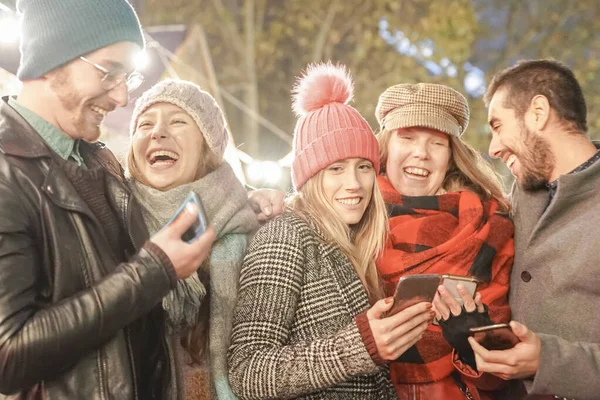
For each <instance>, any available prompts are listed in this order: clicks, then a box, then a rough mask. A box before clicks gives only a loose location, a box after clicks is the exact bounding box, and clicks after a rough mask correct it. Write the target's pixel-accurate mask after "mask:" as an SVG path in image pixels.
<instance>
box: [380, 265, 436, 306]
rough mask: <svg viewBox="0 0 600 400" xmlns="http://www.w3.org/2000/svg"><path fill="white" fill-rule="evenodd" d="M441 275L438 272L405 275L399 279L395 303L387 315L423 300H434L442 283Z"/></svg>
mask: <svg viewBox="0 0 600 400" xmlns="http://www.w3.org/2000/svg"><path fill="white" fill-rule="evenodd" d="M441 278H442V277H441V276H440V275H438V274H422V275H405V276H403V277H401V278H400V280H399V281H398V286H396V293H395V294H394V304H393V305H392V308H391V309H390V311H388V313H387V315H386V316H390V315H394V314H396V313H399V312H400V311H402V310H404V309H405V308H408V307H410V306H412V305H415V304H417V303H421V302H423V301H429V302H430V301H432V300H433V297H434V296H435V293H436V292H437V288H438V286H439V284H440V280H441Z"/></svg>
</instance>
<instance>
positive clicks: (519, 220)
mask: <svg viewBox="0 0 600 400" xmlns="http://www.w3.org/2000/svg"><path fill="white" fill-rule="evenodd" d="M485 101H486V104H487V105H488V107H489V124H490V127H491V129H492V133H493V137H492V142H491V144H490V148H489V153H490V156H492V157H494V158H500V159H502V161H504V162H505V163H506V165H507V166H508V167H509V168H510V170H511V172H512V174H513V175H514V176H515V179H516V182H515V185H514V186H513V191H512V194H511V200H512V206H513V218H514V222H515V262H514V267H513V272H512V278H511V288H510V296H509V297H510V305H511V308H512V312H513V320H514V321H513V322H511V326H512V328H513V331H514V332H515V333H516V334H517V336H519V338H520V339H521V343H519V344H517V345H516V346H515V347H514V348H512V349H510V350H505V351H488V350H486V349H484V348H483V347H482V346H480V345H479V344H477V343H476V342H475V341H474V340H473V339H472V338H471V339H470V342H471V346H472V347H473V350H474V351H475V355H476V360H477V366H478V369H479V371H481V372H489V373H492V374H495V375H497V376H499V377H501V378H504V379H522V380H523V381H524V383H525V388H526V392H527V393H525V390H524V391H522V393H520V394H515V393H514V392H513V393H512V394H511V395H510V398H511V399H517V398H532V399H533V398H535V399H545V398H548V399H554V398H567V399H579V400H581V399H598V398H600V319H599V318H598V317H597V312H598V311H597V310H598V309H600V290H599V288H600V273H599V272H600V270H599V268H600V253H599V252H598V248H597V246H596V242H595V241H596V239H597V238H598V237H600V212H598V204H600V162H599V161H598V160H599V159H600V153H599V152H598V148H597V147H598V146H597V145H595V144H594V143H593V142H592V141H590V139H589V138H588V137H587V136H586V132H587V122H586V113H587V110H586V104H585V99H584V97H583V94H582V90H581V87H580V86H579V83H578V82H577V80H576V78H575V76H574V74H573V72H572V71H571V70H569V69H568V68H566V67H565V66H563V65H562V64H560V63H558V62H556V61H552V60H535V61H525V62H520V63H518V64H517V65H515V66H513V67H511V68H508V69H506V70H504V71H502V72H500V73H498V74H496V76H494V78H493V79H492V82H491V83H490V85H489V87H488V90H487V93H486V96H485ZM515 321H519V322H515ZM515 383H516V382H515ZM513 386H515V385H513Z"/></svg>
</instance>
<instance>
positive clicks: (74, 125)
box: [43, 42, 140, 142]
mask: <svg viewBox="0 0 600 400" xmlns="http://www.w3.org/2000/svg"><path fill="white" fill-rule="evenodd" d="M139 51H140V47H139V46H138V45H136V44H134V43H130V42H120V43H115V44H113V45H110V46H107V47H104V48H102V49H100V50H97V51H94V52H93V53H90V54H87V55H86V58H87V59H89V60H90V61H91V62H93V63H95V64H98V65H100V66H102V67H104V68H106V69H107V70H109V71H113V72H116V71H122V73H119V75H121V74H122V75H125V74H127V73H129V72H132V71H133V69H134V59H135V56H136V54H138V53H139ZM103 77H104V74H103V73H102V72H100V71H99V70H98V69H96V68H95V67H94V66H92V65H90V64H88V63H86V62H84V61H82V60H80V59H76V60H74V61H72V62H71V63H69V64H67V65H66V66H65V67H62V68H58V69H56V70H53V71H51V72H49V73H48V74H47V75H46V78H47V80H48V84H49V88H50V92H51V95H50V96H49V97H48V101H49V102H50V103H51V104H48V107H47V109H48V110H52V113H51V114H48V113H45V114H44V115H43V116H44V117H45V118H46V119H48V121H49V122H50V123H52V124H53V125H54V126H56V127H58V128H59V129H60V130H62V131H63V132H65V133H66V134H67V135H69V136H70V137H72V138H74V139H83V140H85V141H88V142H95V141H96V140H98V138H99V137H100V123H101V122H102V120H103V119H104V117H105V116H106V115H107V114H108V113H109V112H111V111H113V110H114V109H116V108H117V107H124V106H126V105H127V101H128V94H127V85H126V84H125V82H123V83H121V84H120V85H118V86H116V87H115V88H113V89H111V90H109V91H106V90H104V89H103V88H102V78H103Z"/></svg>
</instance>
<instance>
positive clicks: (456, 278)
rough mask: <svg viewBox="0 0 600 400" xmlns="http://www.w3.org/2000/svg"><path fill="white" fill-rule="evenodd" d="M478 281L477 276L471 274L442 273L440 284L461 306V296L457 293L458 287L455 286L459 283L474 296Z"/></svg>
mask: <svg viewBox="0 0 600 400" xmlns="http://www.w3.org/2000/svg"><path fill="white" fill-rule="evenodd" d="M478 283H479V281H478V280H477V278H475V277H472V276H462V275H452V274H444V275H442V285H443V286H444V287H445V288H446V289H447V290H448V292H449V293H450V295H451V296H452V297H454V300H456V302H457V303H458V304H459V305H460V306H462V305H463V304H464V302H463V299H462V297H460V294H459V293H458V289H457V288H456V286H457V285H458V284H461V285H463V286H464V288H465V289H466V290H467V292H468V293H469V295H470V296H471V297H475V291H476V290H477V284H478Z"/></svg>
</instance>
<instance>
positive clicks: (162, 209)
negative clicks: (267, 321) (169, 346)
mask: <svg viewBox="0 0 600 400" xmlns="http://www.w3.org/2000/svg"><path fill="white" fill-rule="evenodd" d="M128 179H129V180H128V183H129V187H130V188H131V190H132V192H133V193H134V194H135V196H136V198H137V201H138V202H139V203H140V204H141V206H142V214H143V216H144V220H145V222H146V225H147V227H148V230H149V231H150V234H153V233H155V232H158V231H159V230H160V229H161V228H162V227H163V226H164V225H165V224H166V223H167V222H169V220H170V219H171V217H172V216H173V214H175V212H176V211H177V209H178V208H179V207H180V205H181V203H183V201H184V200H185V198H186V197H187V196H188V194H189V193H190V192H191V191H193V192H194V193H196V194H197V195H198V197H199V198H200V201H201V202H202V207H203V208H204V212H205V213H206V219H207V221H208V223H209V224H210V225H212V226H213V228H214V229H215V232H216V234H217V240H219V238H221V237H222V236H223V235H225V234H227V233H247V232H253V231H255V230H256V229H257V228H258V221H257V219H256V215H255V214H254V212H253V211H252V209H251V208H250V206H249V205H248V195H247V193H246V190H245V189H244V187H243V186H242V185H241V183H240V181H239V180H238V179H237V177H236V176H235V174H234V172H233V169H232V168H231V166H230V165H229V164H228V163H226V162H223V163H222V164H221V166H219V168H217V169H216V170H215V171H213V172H211V173H209V174H207V175H206V176H204V177H203V178H201V179H199V180H197V181H194V182H192V183H188V184H185V185H181V186H178V187H176V188H173V189H170V190H167V191H164V192H163V191H160V190H156V189H154V188H151V187H148V186H146V185H144V184H142V183H140V182H138V181H134V180H133V179H132V178H131V176H128ZM205 295H206V288H205V287H204V285H203V284H202V282H201V281H200V279H199V278H198V274H192V275H191V276H190V277H188V278H187V279H185V280H180V281H178V282H177V286H176V287H175V288H174V289H173V290H171V291H170V292H169V294H168V295H167V296H165V297H164V298H163V301H162V305H163V308H164V310H165V311H166V313H167V322H168V326H169V328H170V329H169V330H170V331H171V332H173V333H181V332H182V331H183V330H184V329H185V328H186V327H191V326H194V324H195V323H196V320H197V318H198V311H199V309H200V304H201V303H202V299H203V298H204V296H205Z"/></svg>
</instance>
